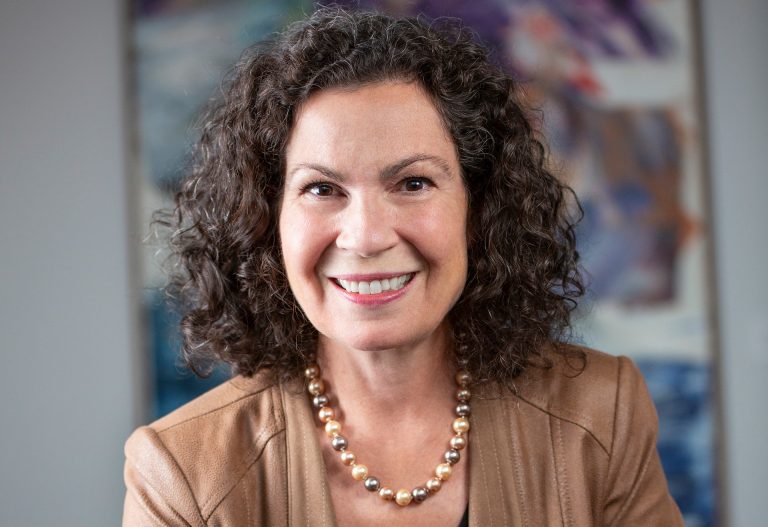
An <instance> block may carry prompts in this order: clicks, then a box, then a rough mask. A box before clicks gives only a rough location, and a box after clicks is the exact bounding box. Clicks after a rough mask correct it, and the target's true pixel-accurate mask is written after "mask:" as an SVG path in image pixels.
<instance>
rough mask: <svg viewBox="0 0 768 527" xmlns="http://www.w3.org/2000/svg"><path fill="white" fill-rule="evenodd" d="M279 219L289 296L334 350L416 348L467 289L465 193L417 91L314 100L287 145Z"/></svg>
mask: <svg viewBox="0 0 768 527" xmlns="http://www.w3.org/2000/svg"><path fill="white" fill-rule="evenodd" d="M279 221H280V226H279V228H280V243H281V247H282V252H283V259H284V264H285V268H286V272H287V275H288V281H289V283H290V286H291V290H292V291H293V294H294V295H295V297H296V299H297V300H298V302H299V304H300V305H301V307H302V309H303V310H304V312H305V313H306V315H307V317H308V318H309V320H310V321H311V322H312V324H313V325H314V326H315V328H317V330H318V331H319V332H320V334H321V335H322V336H323V337H325V338H327V339H330V340H332V341H334V342H335V343H337V344H341V345H345V346H348V347H351V348H355V349H366V350H377V349H379V350H380V349H389V348H394V347H400V346H408V345H413V344H417V343H420V342H423V341H424V340H425V339H429V338H430V337H431V336H432V335H434V334H435V330H436V329H437V328H438V327H439V326H440V325H441V323H442V322H443V320H444V318H445V315H446V314H447V313H448V311H449V310H450V308H451V307H452V306H453V305H454V303H455V302H456V300H457V299H458V298H459V295H460V294H461V291H462V289H463V287H464V282H465V280H466V275H467V240H466V230H467V228H466V222H467V194H466V191H465V189H464V184H463V182H462V176H461V171H460V167H459V162H458V158H457V155H456V149H455V146H454V144H453V141H452V139H451V138H450V135H449V134H448V132H447V131H446V130H445V129H444V127H443V124H442V121H441V119H440V116H439V114H438V112H437V110H436V108H435V107H434V105H433V104H432V102H431V101H430V99H429V98H428V96H427V95H426V94H425V93H424V92H423V91H422V89H421V88H420V87H419V86H418V85H417V84H413V83H394V82H388V83H379V84H373V85H367V86H364V87H359V88H354V89H333V90H325V91H321V92H318V93H316V94H314V95H312V96H311V97H310V98H309V99H308V100H307V101H306V103H305V104H304V105H303V106H302V107H301V110H300V111H299V113H298V115H297V117H296V121H295V123H294V127H293V130H292V133H291V136H290V138H289V142H288V146H287V149H286V171H285V187H284V192H283V198H282V204H281V212H280V220H279ZM321 338H322V337H321Z"/></svg>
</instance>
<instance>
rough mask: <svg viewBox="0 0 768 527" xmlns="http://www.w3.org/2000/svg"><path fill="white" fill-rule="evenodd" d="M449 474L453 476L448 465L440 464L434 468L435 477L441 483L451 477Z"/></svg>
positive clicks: (451, 469)
mask: <svg viewBox="0 0 768 527" xmlns="http://www.w3.org/2000/svg"><path fill="white" fill-rule="evenodd" d="M451 474H453V468H452V467H451V465H449V464H448V463H440V464H439V465H437V468H435V476H437V477H438V478H440V479H441V480H443V481H446V480H448V479H449V478H450V477H451Z"/></svg>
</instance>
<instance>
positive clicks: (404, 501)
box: [395, 489, 413, 507]
mask: <svg viewBox="0 0 768 527" xmlns="http://www.w3.org/2000/svg"><path fill="white" fill-rule="evenodd" d="M412 499H413V496H412V495H411V493H410V492H408V491H407V490H405V489H400V490H398V491H397V494H396V495H395V503H397V504H398V505H400V506H401V507H405V506H406V505H408V504H409V503H411V500H412Z"/></svg>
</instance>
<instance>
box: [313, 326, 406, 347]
mask: <svg viewBox="0 0 768 527" xmlns="http://www.w3.org/2000/svg"><path fill="white" fill-rule="evenodd" d="M324 337H325V339H326V340H327V343H328V345H330V346H332V347H337V346H342V347H344V348H348V349H354V350H360V351H384V350H389V349H396V348H404V347H408V346H412V345H413V344H415V342H416V341H418V340H420V339H417V338H415V336H413V335H393V334H392V332H391V331H386V330H384V331H369V332H365V333H356V334H354V335H334V336H329V335H325V336H324Z"/></svg>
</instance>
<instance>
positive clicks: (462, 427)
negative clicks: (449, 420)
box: [453, 417, 469, 434]
mask: <svg viewBox="0 0 768 527" xmlns="http://www.w3.org/2000/svg"><path fill="white" fill-rule="evenodd" d="M453 431H454V432H456V433H457V434H464V433H466V432H469V419H467V418H466V417H457V418H456V419H454V421H453Z"/></svg>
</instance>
